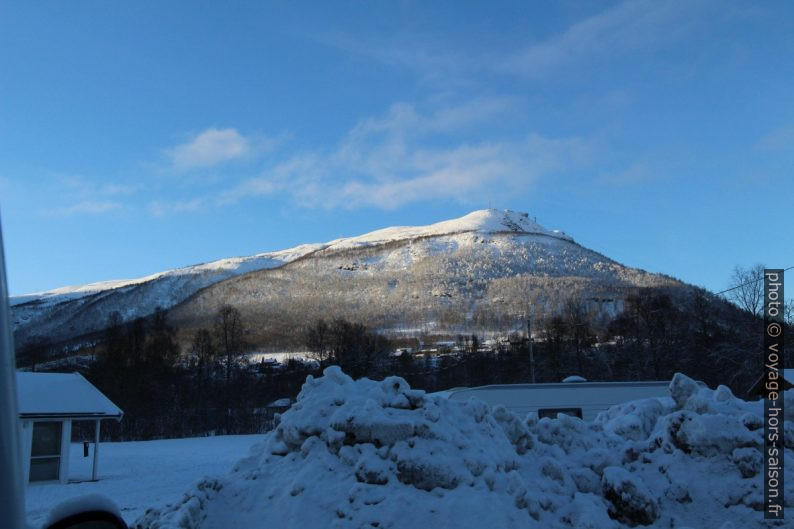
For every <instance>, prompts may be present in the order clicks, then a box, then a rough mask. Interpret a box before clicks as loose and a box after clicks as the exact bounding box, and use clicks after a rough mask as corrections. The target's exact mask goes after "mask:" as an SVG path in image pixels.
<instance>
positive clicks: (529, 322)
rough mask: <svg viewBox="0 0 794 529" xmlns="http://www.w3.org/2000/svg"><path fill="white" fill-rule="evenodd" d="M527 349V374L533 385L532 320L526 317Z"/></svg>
mask: <svg viewBox="0 0 794 529" xmlns="http://www.w3.org/2000/svg"><path fill="white" fill-rule="evenodd" d="M527 347H529V374H530V377H531V378H532V383H533V384H534V383H535V352H534V351H533V350H532V318H531V317H529V316H527Z"/></svg>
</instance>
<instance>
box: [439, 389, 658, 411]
mask: <svg viewBox="0 0 794 529" xmlns="http://www.w3.org/2000/svg"><path fill="white" fill-rule="evenodd" d="M669 387H670V382H665V381H653V382H560V383H548V384H496V385H491V386H480V387H476V388H454V389H449V390H446V391H440V392H438V393H435V395H439V396H443V397H446V398H448V399H450V400H456V401H460V402H465V401H467V400H469V399H470V398H476V399H479V400H481V401H483V402H485V403H486V404H489V405H491V406H495V405H497V404H501V405H502V406H504V407H505V408H507V409H508V410H510V411H512V412H513V413H515V414H517V415H520V416H524V415H526V414H527V413H529V412H532V411H534V412H537V413H538V416H539V417H541V418H543V417H556V416H557V414H559V413H566V414H568V415H574V416H576V417H579V418H580V419H583V420H585V421H592V420H593V419H595V418H596V415H598V414H599V413H600V412H602V411H605V410H607V409H609V408H611V407H612V406H615V405H616V404H622V403H624V402H629V401H632V400H639V399H646V398H650V397H669V396H670V390H669Z"/></svg>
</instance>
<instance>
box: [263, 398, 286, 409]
mask: <svg viewBox="0 0 794 529" xmlns="http://www.w3.org/2000/svg"><path fill="white" fill-rule="evenodd" d="M290 405H292V400H290V398H289V397H284V398H283V399H278V400H274V401H273V402H271V403H270V404H268V405H267V407H268V408H288V407H289V406H290Z"/></svg>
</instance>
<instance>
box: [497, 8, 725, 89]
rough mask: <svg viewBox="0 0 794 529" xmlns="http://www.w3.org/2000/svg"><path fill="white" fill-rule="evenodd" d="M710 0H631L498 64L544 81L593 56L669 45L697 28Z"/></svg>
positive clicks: (613, 54) (610, 55)
mask: <svg viewBox="0 0 794 529" xmlns="http://www.w3.org/2000/svg"><path fill="white" fill-rule="evenodd" d="M709 4H710V2H681V1H670V2H657V1H655V0H630V1H625V2H623V3H620V4H617V5H615V6H614V7H612V8H609V9H607V10H605V11H602V12H600V13H598V14H596V15H593V16H591V17H589V18H586V19H583V20H581V21H579V22H577V23H575V24H573V25H571V26H569V27H568V28H567V29H565V30H564V31H562V32H560V33H558V34H556V35H554V36H552V37H551V38H549V39H547V40H545V41H542V42H538V43H536V44H534V45H531V46H529V47H527V48H526V49H524V50H522V51H520V52H519V53H516V54H513V55H511V56H508V57H507V58H505V59H504V60H502V61H500V62H497V63H496V64H497V65H498V68H500V69H501V70H502V71H504V72H509V73H515V74H519V75H523V76H527V77H532V78H539V77H541V76H545V75H548V74H549V73H550V72H552V71H555V70H557V69H559V68H562V67H566V66H572V65H575V64H578V63H580V62H582V61H583V60H586V59H591V58H593V57H608V58H610V59H614V58H615V56H619V55H622V54H625V53H630V52H634V51H637V50H639V49H643V48H648V47H652V46H658V45H664V44H665V43H669V42H671V41H673V40H675V39H677V38H679V37H680V36H681V35H682V34H683V33H685V32H686V31H688V30H689V29H691V28H692V26H693V24H695V23H696V22H697V20H698V17H696V16H695V15H696V14H697V13H698V12H699V11H704V10H705V9H706V8H707V7H708V6H709Z"/></svg>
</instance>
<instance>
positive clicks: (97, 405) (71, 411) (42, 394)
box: [17, 371, 124, 420]
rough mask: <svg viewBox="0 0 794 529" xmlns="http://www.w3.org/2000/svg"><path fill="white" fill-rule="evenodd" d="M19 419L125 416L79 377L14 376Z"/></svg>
mask: <svg viewBox="0 0 794 529" xmlns="http://www.w3.org/2000/svg"><path fill="white" fill-rule="evenodd" d="M17 394H18V396H19V415H20V417H28V418H35V417H64V418H70V417H71V418H115V419H117V420H118V419H121V417H122V415H124V412H123V411H121V409H119V407H118V406H116V405H115V404H113V402H111V401H110V399H108V398H107V397H106V396H105V395H104V394H103V393H102V392H101V391H99V390H98V389H97V388H96V387H94V385H93V384H91V383H90V382H89V381H88V380H86V379H85V378H83V376H82V375H80V374H79V373H28V372H22V371H18V372H17Z"/></svg>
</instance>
